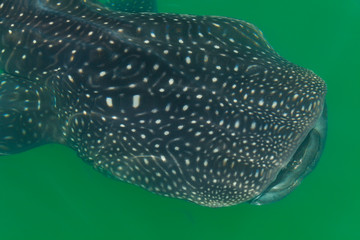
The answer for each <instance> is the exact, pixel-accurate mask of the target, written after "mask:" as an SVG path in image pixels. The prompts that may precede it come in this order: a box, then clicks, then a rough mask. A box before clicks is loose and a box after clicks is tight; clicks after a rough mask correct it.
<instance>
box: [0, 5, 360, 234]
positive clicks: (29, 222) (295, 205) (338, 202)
mask: <svg viewBox="0 0 360 240" xmlns="http://www.w3.org/2000/svg"><path fill="white" fill-rule="evenodd" d="M158 5H159V10H160V11H166V12H177V13H192V14H207V15H223V16H229V17H234V18H239V19H243V20H247V21H249V22H252V23H254V24H255V25H257V26H258V27H259V28H260V29H262V31H263V32H264V35H265V37H266V38H267V39H268V41H269V42H270V43H271V45H272V46H273V47H274V48H275V49H276V50H277V51H278V52H279V53H280V54H281V55H282V56H284V57H285V58H287V59H289V60H290V61H292V62H295V63H297V64H299V65H302V66H304V67H307V68H310V69H312V70H314V71H315V72H316V73H317V74H319V75H320V76H321V77H322V78H324V79H325V80H326V82H327V85H328V95H327V102H328V108H329V109H328V110H329V134H328V142H327V146H326V148H325V152H324V155H323V157H322V159H321V161H320V163H319V165H318V167H317V168H316V169H315V171H314V172H313V173H312V174H311V175H310V176H308V177H307V178H306V179H305V181H304V182H303V183H302V184H301V185H300V187H298V188H297V189H296V190H295V191H294V192H293V193H292V194H290V195H289V196H288V197H286V198H285V199H283V200H281V201H279V202H277V203H274V204H270V205H265V206H260V207H259V206H252V205H248V204H242V205H238V206H234V207H229V208H221V209H210V208H205V207H200V206H197V205H195V204H192V203H188V202H186V201H181V200H175V199H170V198H165V197H161V196H157V195H154V194H152V193H149V192H147V191H145V190H142V189H140V188H138V187H135V186H131V185H129V184H125V183H121V182H117V181H114V180H111V179H108V178H105V177H104V176H102V175H101V174H99V173H97V172H96V171H94V170H92V169H91V167H90V166H88V165H86V164H84V163H83V162H82V161H81V160H80V159H79V158H78V157H76V154H75V153H74V152H73V151H72V150H70V149H68V148H66V147H63V146H59V145H47V146H43V147H40V148H37V149H33V150H31V151H28V152H25V153H22V154H18V155H14V156H8V157H2V158H1V159H0V239H1V240H9V239H39V240H40V239H157V240H160V239H197V240H199V239H277V240H281V239H360V230H359V226H360V219H359V216H360V204H359V198H360V193H359V188H360V178H359V175H360V174H359V169H360V157H359V155H360V144H359V142H360V141H359V136H360V130H359V117H360V110H359V109H360V107H359V104H360V93H359V90H360V60H359V56H360V47H359V45H360V1H359V0H341V1H339V0H337V1H335V0H319V1H316V0H302V1H288V0H287V1H277V0H273V1H269V0H252V1H240V0H212V1H211V0H192V1H189V0H162V1H159V4H158Z"/></svg>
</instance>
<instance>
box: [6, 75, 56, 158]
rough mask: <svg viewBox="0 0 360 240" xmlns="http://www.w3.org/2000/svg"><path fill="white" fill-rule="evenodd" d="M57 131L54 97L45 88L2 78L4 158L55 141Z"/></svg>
mask: <svg viewBox="0 0 360 240" xmlns="http://www.w3.org/2000/svg"><path fill="white" fill-rule="evenodd" d="M57 129H58V126H57V120H56V117H55V115H54V113H53V111H52V109H51V97H50V94H49V93H48V92H47V90H46V89H45V88H44V87H43V86H42V84H40V83H38V82H35V81H30V80H28V79H24V78H20V77H16V76H12V75H10V74H7V73H2V74H0V155H8V154H12V153H18V152H22V151H25V150H28V149H30V148H33V147H35V146H38V145H42V144H45V143H48V142H51V141H54V136H55V135H57V133H58V130H57Z"/></svg>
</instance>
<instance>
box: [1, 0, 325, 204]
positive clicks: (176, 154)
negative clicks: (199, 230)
mask: <svg viewBox="0 0 360 240" xmlns="http://www.w3.org/2000/svg"><path fill="white" fill-rule="evenodd" d="M58 2H59V3H58ZM130 2H131V1H130ZM141 2H144V1H136V0H135V1H134V5H133V6H137V5H136V3H137V4H138V3H141ZM153 3H154V1H151V2H148V5H146V6H149V7H148V8H147V7H145V9H144V8H143V9H139V11H148V10H153V9H154V6H155V5H154V4H153ZM140 5H141V4H140ZM109 6H110V5H109ZM111 6H112V5H111ZM117 9H120V10H121V11H120V10H116V11H115V10H114V9H110V8H107V7H104V6H101V5H100V4H99V3H98V2H95V1H86V3H85V2H84V1H80V0H66V1H54V0H5V1H4V0H2V1H0V46H1V49H0V68H1V69H3V70H4V73H3V74H2V75H1V77H0V155H8V154H14V153H18V152H21V151H25V150H28V149H31V148H33V147H36V146H39V145H42V144H46V143H61V144H65V145H67V146H69V147H71V148H72V149H74V150H75V151H77V153H78V155H79V157H81V158H82V159H83V160H84V161H86V162H88V163H89V164H91V165H92V166H93V167H94V168H95V169H97V170H99V171H101V172H103V173H104V174H106V175H108V176H111V177H113V178H115V179H119V180H122V181H126V182H129V183H132V184H135V185H138V186H141V187H143V188H145V189H147V190H149V191H151V192H154V193H157V194H161V195H164V196H170V197H174V198H180V199H186V200H189V201H192V202H195V203H197V204H200V205H203V206H209V207H222V206H230V205H235V204H238V203H242V202H250V203H252V204H258V205H260V204H265V203H269V202H273V201H277V200H279V199H281V198H282V197H284V196H285V195H287V194H288V193H289V192H291V191H292V190H293V189H294V188H295V187H296V186H297V185H298V184H299V183H300V182H301V180H302V179H303V178H304V177H305V176H306V175H307V174H308V173H310V172H311V171H312V170H313V168H314V167H315V165H316V163H317V162H318V160H319V158H320V155H321V153H322V151H323V147H324V143H325V138H326V126H327V116H326V107H325V94H326V85H325V83H324V81H323V80H322V79H321V78H320V77H318V76H317V75H315V74H314V73H313V72H312V71H310V70H307V69H304V68H302V67H299V66H297V65H295V64H292V63H290V62H288V61H287V60H285V59H283V58H282V57H280V56H279V55H278V54H277V53H276V52H275V51H274V50H273V49H272V48H271V46H270V45H269V44H268V43H267V42H266V40H265V39H264V38H263V36H262V33H261V32H260V30H259V29H257V28H256V27H255V26H254V25H252V24H250V23H247V22H245V21H241V20H236V19H231V18H225V17H214V16H192V15H178V14H167V13H149V12H147V13H140V12H136V11H135V10H134V9H132V10H131V12H135V13H129V12H125V11H126V8H124V9H121V8H118V7H117Z"/></svg>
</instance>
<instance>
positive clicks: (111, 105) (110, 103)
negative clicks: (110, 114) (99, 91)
mask: <svg viewBox="0 0 360 240" xmlns="http://www.w3.org/2000/svg"><path fill="white" fill-rule="evenodd" d="M106 104H107V105H108V106H109V107H113V106H114V105H113V101H112V98H111V97H107V98H106Z"/></svg>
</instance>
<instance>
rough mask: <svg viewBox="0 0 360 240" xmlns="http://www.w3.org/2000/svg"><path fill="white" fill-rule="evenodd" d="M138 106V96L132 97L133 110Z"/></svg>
mask: <svg viewBox="0 0 360 240" xmlns="http://www.w3.org/2000/svg"><path fill="white" fill-rule="evenodd" d="M139 105H140V95H134V96H133V108H138V107H139Z"/></svg>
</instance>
